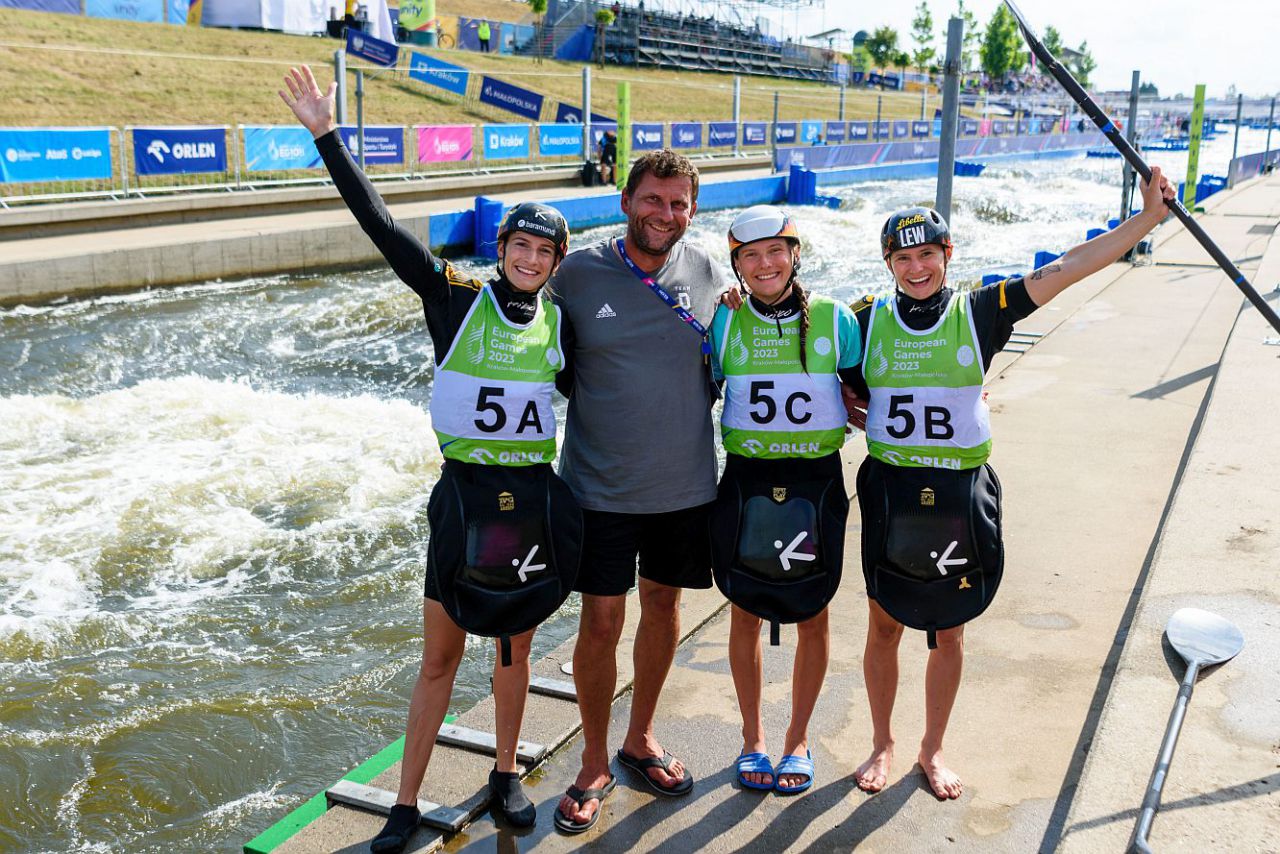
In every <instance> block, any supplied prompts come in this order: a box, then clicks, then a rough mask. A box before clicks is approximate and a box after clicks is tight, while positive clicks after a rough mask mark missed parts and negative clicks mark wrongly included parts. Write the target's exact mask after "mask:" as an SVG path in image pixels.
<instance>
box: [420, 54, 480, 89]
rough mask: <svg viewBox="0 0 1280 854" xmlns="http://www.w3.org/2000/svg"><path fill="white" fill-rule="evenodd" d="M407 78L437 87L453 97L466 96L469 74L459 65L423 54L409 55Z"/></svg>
mask: <svg viewBox="0 0 1280 854" xmlns="http://www.w3.org/2000/svg"><path fill="white" fill-rule="evenodd" d="M409 76H410V77H412V78H413V79H414V80H420V81H422V82H423V83H426V84H428V85H429V86H439V87H440V88H441V89H444V90H445V91H447V92H452V93H453V94H455V95H466V94H467V81H468V80H469V79H470V78H471V72H469V71H467V69H465V68H463V67H462V66H461V65H454V64H453V63H452V62H445V61H444V60H443V59H436V58H435V57H434V56H427V55H426V54H425V53H410V54H409Z"/></svg>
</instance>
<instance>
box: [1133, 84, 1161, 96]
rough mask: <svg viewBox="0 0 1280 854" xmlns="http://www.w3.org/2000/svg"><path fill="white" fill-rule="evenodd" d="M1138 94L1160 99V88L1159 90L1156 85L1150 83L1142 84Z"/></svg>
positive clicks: (1139, 86) (1139, 85)
mask: <svg viewBox="0 0 1280 854" xmlns="http://www.w3.org/2000/svg"><path fill="white" fill-rule="evenodd" d="M1138 94H1139V95H1149V96H1151V97H1152V98H1159V97H1160V90H1159V88H1157V87H1156V84H1154V83H1150V82H1148V83H1140V84H1138Z"/></svg>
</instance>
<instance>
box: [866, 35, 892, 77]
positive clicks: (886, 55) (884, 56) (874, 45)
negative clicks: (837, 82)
mask: <svg viewBox="0 0 1280 854" xmlns="http://www.w3.org/2000/svg"><path fill="white" fill-rule="evenodd" d="M862 47H863V48H865V49H866V51H867V53H868V54H869V55H870V56H871V61H872V62H874V63H875V64H876V68H888V67H889V64H890V63H891V62H893V57H894V54H896V53H897V52H898V31H897V30H895V29H894V28H893V27H877V28H876V31H875V32H874V33H872V34H871V35H870V36H868V37H867V40H866V41H865V42H863V43H862Z"/></svg>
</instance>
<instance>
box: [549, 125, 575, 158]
mask: <svg viewBox="0 0 1280 854" xmlns="http://www.w3.org/2000/svg"><path fill="white" fill-rule="evenodd" d="M581 153H582V125H575V124H568V123H564V124H554V125H552V124H546V125H538V154H540V155H542V156H543V157H565V156H572V155H575V154H581Z"/></svg>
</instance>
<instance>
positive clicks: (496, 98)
mask: <svg viewBox="0 0 1280 854" xmlns="http://www.w3.org/2000/svg"><path fill="white" fill-rule="evenodd" d="M480 100H481V101H483V102H484V103H486V104H490V105H492V106H494V107H497V108H498V109H500V110H506V111H507V112H509V113H515V114H516V115H518V116H524V117H525V118H526V119H533V120H534V121H535V122H536V121H537V120H538V117H539V116H540V115H542V96H541V95H539V94H538V93H537V92H530V91H529V90H528V89H522V88H521V87H519V86H513V85H512V84H510V83H503V82H502V81H501V80H498V79H497V78H494V77H489V76H488V75H486V76H484V77H481V78H480Z"/></svg>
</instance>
